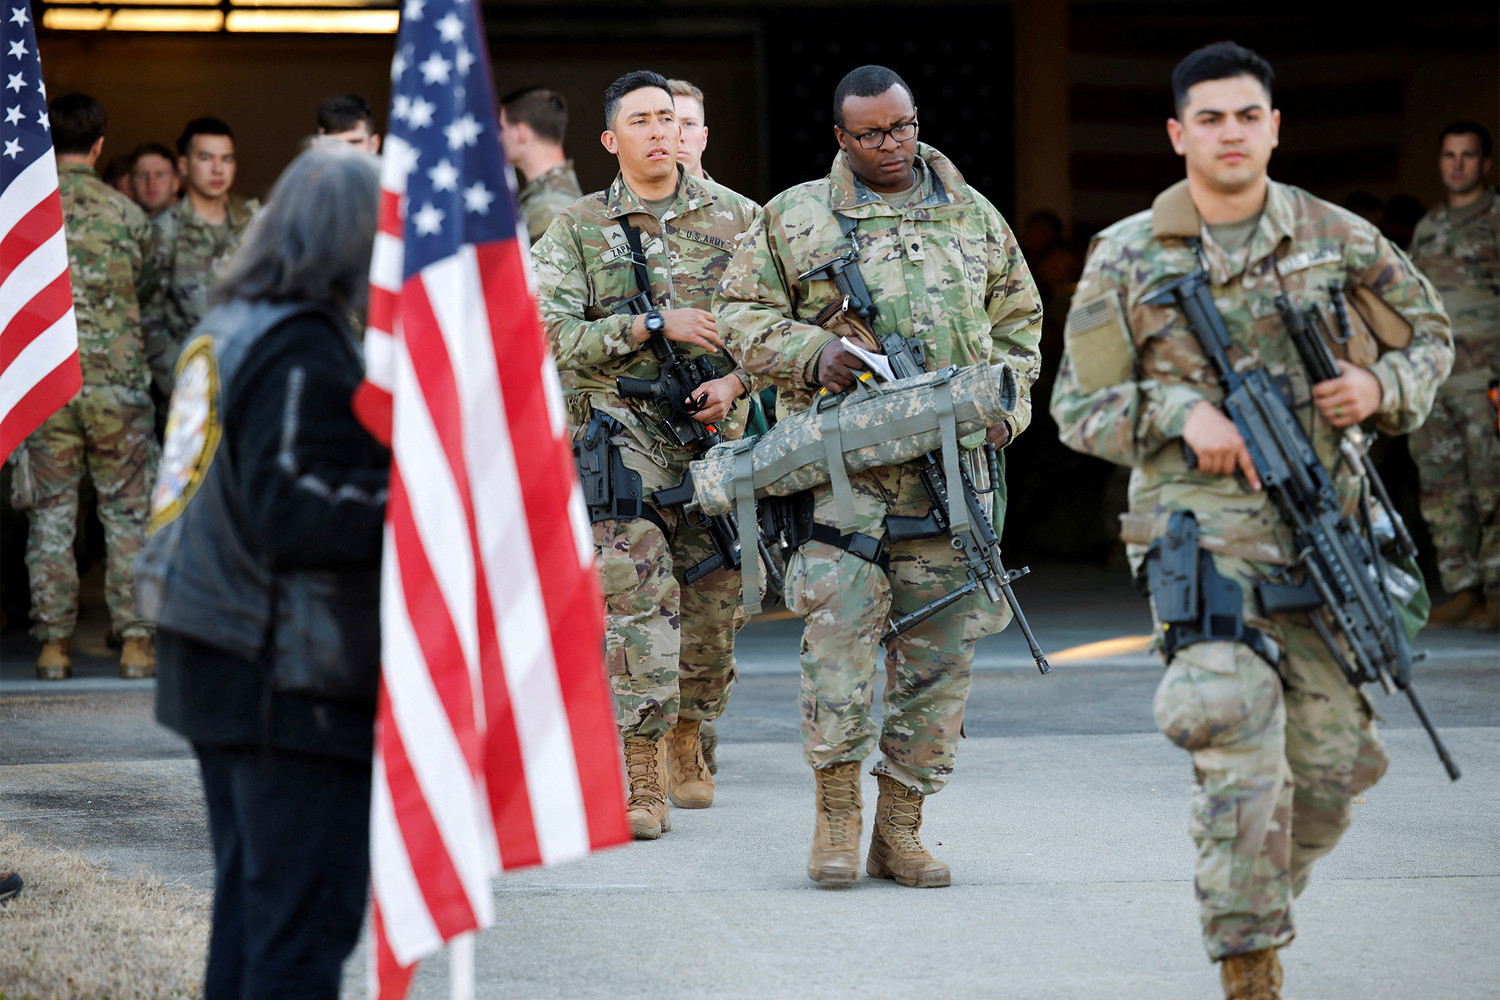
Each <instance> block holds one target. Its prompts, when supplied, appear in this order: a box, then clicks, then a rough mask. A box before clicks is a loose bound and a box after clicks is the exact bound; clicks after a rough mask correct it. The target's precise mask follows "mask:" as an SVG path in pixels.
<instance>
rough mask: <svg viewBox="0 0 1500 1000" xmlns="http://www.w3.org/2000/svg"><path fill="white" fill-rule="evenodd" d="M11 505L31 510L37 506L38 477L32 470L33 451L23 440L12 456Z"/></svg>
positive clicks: (14, 508) (19, 508)
mask: <svg viewBox="0 0 1500 1000" xmlns="http://www.w3.org/2000/svg"><path fill="white" fill-rule="evenodd" d="M10 466H11V469H10V506H11V509H13V510H30V509H31V508H33V507H35V506H36V477H35V476H34V475H33V474H32V472H31V452H30V451H29V450H28V449H27V447H26V442H24V441H22V442H21V443H20V444H19V445H17V446H16V449H15V450H14V451H12V452H11V457H10Z"/></svg>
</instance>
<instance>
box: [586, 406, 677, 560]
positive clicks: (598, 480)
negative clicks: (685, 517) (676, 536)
mask: <svg viewBox="0 0 1500 1000" xmlns="http://www.w3.org/2000/svg"><path fill="white" fill-rule="evenodd" d="M623 433H625V425H624V424H622V423H620V422H619V421H618V420H616V419H615V418H614V417H611V416H609V415H608V414H606V413H600V412H599V411H598V410H595V411H594V413H593V416H592V417H591V418H590V419H589V422H588V426H587V427H585V428H584V430H583V434H582V435H581V436H580V437H579V438H578V440H576V441H574V442H573V461H574V462H576V463H577V465H578V485H579V488H580V489H581V490H582V491H583V502H584V505H585V506H587V507H588V511H589V522H590V523H598V522H599V521H614V520H630V519H631V518H636V517H644V518H645V519H646V520H648V521H650V522H652V523H653V524H655V525H656V526H657V527H658V528H660V529H661V530H662V533H663V534H666V533H667V525H666V522H664V521H663V520H662V516H661V514H660V513H658V512H657V510H656V508H654V507H652V506H650V505H649V504H647V503H646V501H645V497H644V496H643V494H644V492H645V491H644V489H643V488H642V486H641V474H640V473H639V472H636V471H635V470H634V469H627V468H626V467H625V462H624V460H623V459H622V458H621V457H620V448H619V446H618V445H616V444H615V443H614V442H612V441H611V440H610V438H612V437H614V436H615V435H616V434H623Z"/></svg>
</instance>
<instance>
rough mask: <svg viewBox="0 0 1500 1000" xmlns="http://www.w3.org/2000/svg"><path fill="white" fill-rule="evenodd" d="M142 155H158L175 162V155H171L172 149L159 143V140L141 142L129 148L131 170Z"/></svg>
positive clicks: (169, 161)
mask: <svg viewBox="0 0 1500 1000" xmlns="http://www.w3.org/2000/svg"><path fill="white" fill-rule="evenodd" d="M143 156H160V157H161V158H162V159H164V160H166V161H167V162H168V163H175V162H177V157H175V156H173V155H172V151H171V150H170V149H168V148H167V147H166V146H163V145H162V144H161V143H159V142H143V143H141V144H140V145H139V146H137V147H135V149H133V150H131V153H130V169H131V170H134V169H135V165H136V164H137V163H139V162H140V161H141V157H143Z"/></svg>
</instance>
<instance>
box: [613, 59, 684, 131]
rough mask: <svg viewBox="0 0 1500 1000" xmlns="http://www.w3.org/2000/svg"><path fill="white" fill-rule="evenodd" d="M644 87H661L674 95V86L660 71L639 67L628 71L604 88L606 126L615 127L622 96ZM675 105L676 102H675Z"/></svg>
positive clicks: (669, 95) (668, 93) (670, 94)
mask: <svg viewBox="0 0 1500 1000" xmlns="http://www.w3.org/2000/svg"><path fill="white" fill-rule="evenodd" d="M642 87H659V88H661V89H662V90H665V91H666V92H667V96H668V97H671V96H672V86H671V84H669V83H668V82H667V78H666V77H664V76H662V75H661V74H660V73H653V72H651V70H649V69H638V70H635V71H633V72H630V73H626V74H625V75H624V76H622V77H620V78H619V79H618V80H616V81H615V82H614V83H612V84H610V85H609V86H608V87H605V88H604V127H605V128H606V129H612V128H614V127H615V115H617V114H619V112H620V98H622V97H624V96H625V95H626V94H628V93H630V92H631V91H632V90H640V89H641V88H642ZM673 104H674V106H675V104H676V102H675V101H674V102H673Z"/></svg>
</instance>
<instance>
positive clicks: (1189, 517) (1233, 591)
mask: <svg viewBox="0 0 1500 1000" xmlns="http://www.w3.org/2000/svg"><path fill="white" fill-rule="evenodd" d="M1144 569H1145V571H1146V577H1147V581H1148V586H1149V588H1150V592H1151V598H1152V601H1153V602H1154V603H1155V606H1156V617H1157V620H1158V621H1160V622H1161V630H1162V651H1163V653H1164V654H1165V655H1166V661H1167V662H1168V663H1171V662H1172V658H1173V657H1174V656H1176V655H1177V651H1178V650H1180V649H1185V648H1187V647H1188V646H1191V645H1194V644H1195V643H1200V642H1238V643H1242V644H1243V645H1246V646H1249V647H1250V649H1251V650H1252V651H1254V653H1255V654H1256V655H1257V656H1259V657H1260V658H1261V659H1263V660H1265V661H1266V663H1268V664H1270V666H1271V668H1272V669H1275V668H1276V666H1277V665H1278V664H1279V663H1280V662H1281V650H1280V648H1279V647H1277V646H1276V644H1275V643H1273V642H1271V641H1270V640H1268V639H1267V638H1266V637H1265V634H1264V633H1263V632H1261V631H1260V630H1259V629H1257V628H1251V627H1248V626H1246V625H1245V618H1244V592H1243V591H1241V590H1240V585H1239V584H1238V583H1235V582H1234V581H1233V580H1231V579H1229V578H1227V577H1224V576H1221V575H1220V574H1219V571H1218V569H1217V567H1215V566H1214V557H1213V556H1212V555H1211V554H1209V553H1208V551H1207V550H1205V549H1203V548H1201V547H1200V546H1199V545H1198V518H1197V517H1196V516H1194V514H1193V512H1192V511H1176V512H1174V513H1173V514H1172V516H1171V518H1170V520H1169V521H1168V522H1167V531H1166V534H1164V535H1162V536H1161V537H1160V538H1158V539H1157V540H1156V541H1154V542H1152V543H1151V548H1150V549H1149V550H1148V551H1147V553H1146V564H1145V566H1144Z"/></svg>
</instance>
